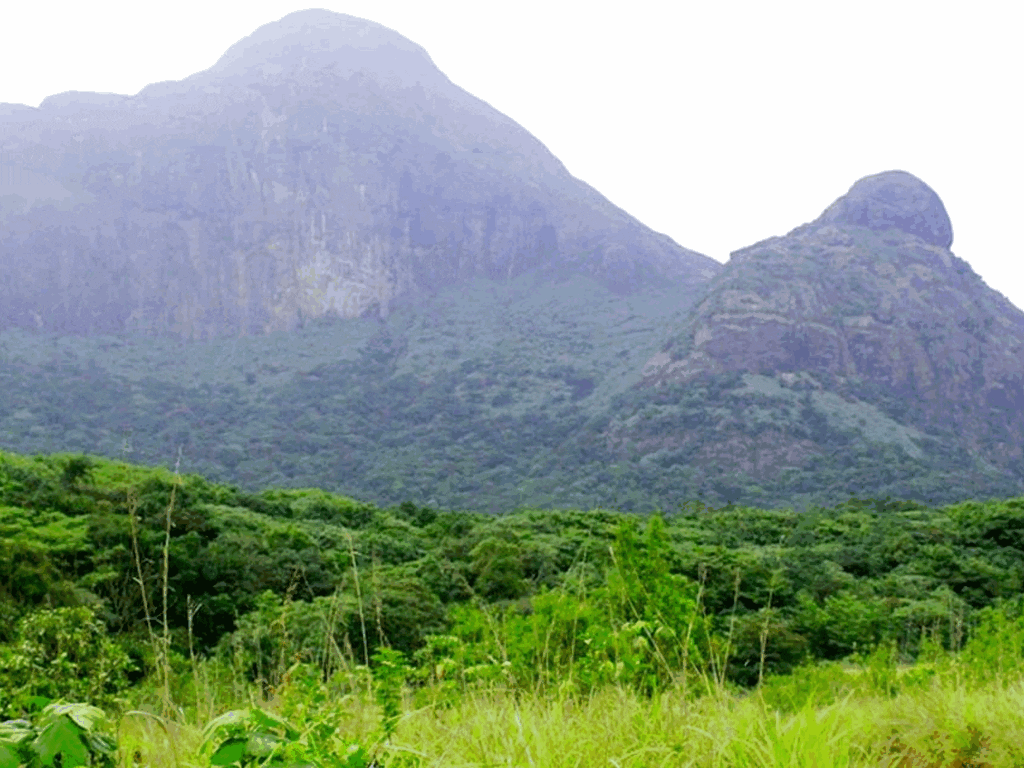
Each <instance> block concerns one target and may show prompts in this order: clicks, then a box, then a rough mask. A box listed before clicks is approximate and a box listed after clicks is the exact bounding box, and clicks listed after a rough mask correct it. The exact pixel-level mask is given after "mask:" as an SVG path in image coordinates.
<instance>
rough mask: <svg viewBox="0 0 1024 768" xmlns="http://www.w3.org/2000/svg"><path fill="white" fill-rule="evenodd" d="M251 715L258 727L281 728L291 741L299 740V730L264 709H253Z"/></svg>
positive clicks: (250, 711)
mask: <svg viewBox="0 0 1024 768" xmlns="http://www.w3.org/2000/svg"><path fill="white" fill-rule="evenodd" d="M249 715H250V717H251V719H252V722H253V723H254V724H256V725H259V726H262V727H263V728H280V729H281V730H282V731H284V733H285V735H286V736H287V737H288V738H289V739H297V738H299V735H300V733H299V730H298V729H297V728H295V727H293V726H291V725H289V724H288V723H287V722H286V721H285V720H283V719H281V718H280V717H278V716H277V715H273V714H271V713H270V712H267V711H265V710H262V709H251V710H249Z"/></svg>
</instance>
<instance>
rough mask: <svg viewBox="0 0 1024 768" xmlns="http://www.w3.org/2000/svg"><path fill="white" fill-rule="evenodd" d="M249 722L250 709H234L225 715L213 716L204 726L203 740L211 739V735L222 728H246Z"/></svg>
mask: <svg viewBox="0 0 1024 768" xmlns="http://www.w3.org/2000/svg"><path fill="white" fill-rule="evenodd" d="M248 723H249V710H248V709H232V710H229V711H228V712H225V713H224V714H223V715H219V716H218V717H215V718H213V720H211V721H210V722H208V723H207V724H206V727H205V728H203V741H204V743H205V742H207V741H209V740H210V737H211V736H213V735H214V734H215V733H217V732H218V731H220V730H221V729H235V728H240V729H244V728H245V726H246V725H247V724H248Z"/></svg>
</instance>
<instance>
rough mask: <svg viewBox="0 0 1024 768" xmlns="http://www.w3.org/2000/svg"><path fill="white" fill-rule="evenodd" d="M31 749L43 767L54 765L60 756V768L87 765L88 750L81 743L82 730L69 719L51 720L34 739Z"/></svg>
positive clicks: (74, 767) (63, 717)
mask: <svg viewBox="0 0 1024 768" xmlns="http://www.w3.org/2000/svg"><path fill="white" fill-rule="evenodd" d="M32 746H33V748H34V749H35V752H36V754H37V755H38V756H39V762H40V763H41V764H42V765H43V766H50V765H56V763H55V762H54V761H55V760H56V758H57V755H60V758H61V759H60V768H76V766H79V765H88V764H89V750H88V748H87V747H86V746H85V744H84V743H83V742H82V730H81V728H79V726H78V724H77V723H75V722H73V721H72V720H71V718H70V717H65V716H62V717H60V718H58V719H52V720H51V721H50V722H49V723H48V724H47V725H45V726H44V727H43V728H42V730H41V731H40V732H39V735H38V736H37V737H36V740H35V742H34V743H33V745H32Z"/></svg>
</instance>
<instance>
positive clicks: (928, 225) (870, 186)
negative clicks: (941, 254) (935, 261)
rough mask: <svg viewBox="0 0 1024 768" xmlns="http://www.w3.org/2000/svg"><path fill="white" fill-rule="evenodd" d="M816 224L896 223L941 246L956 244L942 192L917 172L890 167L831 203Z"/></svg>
mask: <svg viewBox="0 0 1024 768" xmlns="http://www.w3.org/2000/svg"><path fill="white" fill-rule="evenodd" d="M814 223H815V224H854V225H856V226H860V227H868V228H870V229H875V230H884V229H889V228H893V227H895V228H896V229H899V230H901V231H903V232H906V233H908V234H911V235H916V236H917V237H919V238H921V239H922V240H924V241H925V242H926V243H929V244H930V245H937V246H938V247H939V248H949V247H950V246H951V245H952V244H953V225H952V224H951V223H950V221H949V215H948V214H947V213H946V208H945V206H943V204H942V200H940V199H939V196H938V195H937V194H935V192H934V191H933V190H932V189H931V187H929V186H928V185H927V184H925V183H924V182H923V181H921V180H920V179H918V178H917V177H916V176H912V175H910V174H909V173H907V172H905V171H886V172H885V173H879V174H876V175H874V176H868V177H867V178H864V179H861V180H860V181H858V182H857V183H856V184H854V185H853V186H852V187H851V188H850V191H849V192H847V193H846V194H845V195H843V196H842V197H840V198H839V199H838V200H836V201H835V202H834V203H832V205H830V206H829V207H828V208H827V209H826V210H825V212H824V213H823V214H821V216H819V217H818V219H817V221H815V222H814Z"/></svg>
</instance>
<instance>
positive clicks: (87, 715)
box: [51, 704, 107, 732]
mask: <svg viewBox="0 0 1024 768" xmlns="http://www.w3.org/2000/svg"><path fill="white" fill-rule="evenodd" d="M51 706H52V707H53V711H54V712H59V713H60V714H62V715H67V716H68V717H70V718H71V719H72V720H74V721H75V723H77V724H78V726H79V727H80V728H81V729H82V730H83V731H88V732H92V731H95V730H96V726H97V725H101V724H102V723H103V722H104V721H105V720H106V719H107V716H106V714H105V713H104V712H103V710H102V709H100V708H99V707H93V706H90V705H89V704H53V705H51Z"/></svg>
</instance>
